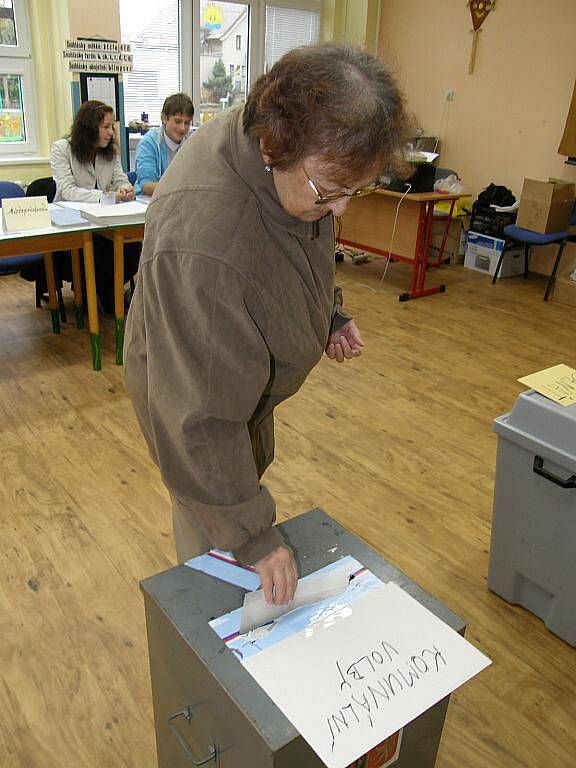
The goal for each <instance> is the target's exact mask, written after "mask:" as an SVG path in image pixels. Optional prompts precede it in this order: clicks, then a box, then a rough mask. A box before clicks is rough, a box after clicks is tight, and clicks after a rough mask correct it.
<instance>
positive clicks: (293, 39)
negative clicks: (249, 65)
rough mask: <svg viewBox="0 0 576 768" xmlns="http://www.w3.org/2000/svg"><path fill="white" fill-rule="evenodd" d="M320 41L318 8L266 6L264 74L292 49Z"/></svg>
mask: <svg viewBox="0 0 576 768" xmlns="http://www.w3.org/2000/svg"><path fill="white" fill-rule="evenodd" d="M319 40H320V8H302V7H298V8H297V7H293V8H289V7H285V6H277V5H273V4H272V3H270V4H267V6H266V42H265V68H266V72H268V70H269V69H270V68H271V67H272V65H273V64H274V63H275V62H276V61H278V59H280V58H282V56H284V54H285V53H288V51H291V50H292V48H298V47H299V46H301V45H311V44H312V43H317V42H319Z"/></svg>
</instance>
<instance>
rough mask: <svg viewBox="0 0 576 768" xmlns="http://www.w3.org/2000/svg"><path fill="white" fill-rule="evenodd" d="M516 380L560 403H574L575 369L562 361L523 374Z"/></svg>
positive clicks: (575, 388) (575, 394)
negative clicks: (526, 374)
mask: <svg viewBox="0 0 576 768" xmlns="http://www.w3.org/2000/svg"><path fill="white" fill-rule="evenodd" d="M518 381H519V382H520V384H525V385H526V386H527V387H530V388H531V389H534V390H536V392H539V393H540V394H541V395H544V397H547V398H549V399H550V400H554V402H555V403H559V404H560V405H574V403H576V370H575V369H574V368H570V366H569V365H564V363H561V364H560V365H553V366H552V367H551V368H545V369H544V370H543V371H538V372H537V373H532V374H530V376H523V377H522V378H521V379H518Z"/></svg>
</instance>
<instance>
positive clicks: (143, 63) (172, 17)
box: [120, 0, 182, 125]
mask: <svg viewBox="0 0 576 768" xmlns="http://www.w3.org/2000/svg"><path fill="white" fill-rule="evenodd" d="M120 28H121V37H122V42H123V43H128V44H129V45H130V46H131V49H132V56H133V70H132V72H128V73H126V74H125V75H123V78H122V81H123V85H124V117H125V120H126V124H127V125H128V124H129V123H130V122H131V121H136V122H140V120H141V117H142V113H143V112H144V113H146V114H147V115H148V121H149V123H150V124H151V125H160V112H161V111H162V105H163V104H164V99H165V98H166V96H169V95H170V94H171V93H178V92H179V91H181V90H182V86H181V72H180V2H179V0H120Z"/></svg>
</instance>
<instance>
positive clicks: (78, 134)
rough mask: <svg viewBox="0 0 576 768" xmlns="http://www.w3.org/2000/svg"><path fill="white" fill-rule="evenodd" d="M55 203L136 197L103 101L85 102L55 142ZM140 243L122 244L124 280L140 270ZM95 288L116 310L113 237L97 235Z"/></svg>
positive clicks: (111, 116) (111, 309)
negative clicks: (66, 132) (106, 195)
mask: <svg viewBox="0 0 576 768" xmlns="http://www.w3.org/2000/svg"><path fill="white" fill-rule="evenodd" d="M50 166H51V168H52V176H53V177H54V181H55V182H56V197H55V198H54V200H55V202H57V201H59V200H67V201H71V202H74V201H75V202H83V203H99V202H100V201H101V198H102V195H103V194H104V193H107V192H115V194H116V202H117V203H119V202H123V201H127V200H133V199H134V188H133V187H132V185H131V184H130V182H129V181H128V177H127V176H126V174H125V173H124V170H123V168H122V164H121V162H120V157H119V154H118V151H117V148H116V143H115V141H114V111H113V110H112V108H111V107H109V106H108V105H107V104H104V103H103V102H101V101H85V102H84V104H82V106H81V107H80V109H79V110H78V112H77V113H76V117H75V118H74V122H73V124H72V128H71V130H70V135H69V136H68V137H66V138H65V139H59V140H58V141H55V142H54V144H53V145H52V152H51V156H50ZM140 250H141V246H140V244H139V243H130V244H127V245H126V246H125V247H124V281H125V282H126V281H128V280H130V279H131V278H132V277H133V276H134V275H135V274H136V272H137V270H138V261H139V258H140ZM94 260H95V268H96V290H97V292H98V297H99V299H100V303H101V304H102V306H103V308H104V309H105V310H106V311H107V312H110V313H111V314H114V259H113V245H112V242H111V241H110V240H107V239H106V238H103V237H99V236H98V235H94Z"/></svg>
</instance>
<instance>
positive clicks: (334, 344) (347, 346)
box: [326, 320, 364, 363]
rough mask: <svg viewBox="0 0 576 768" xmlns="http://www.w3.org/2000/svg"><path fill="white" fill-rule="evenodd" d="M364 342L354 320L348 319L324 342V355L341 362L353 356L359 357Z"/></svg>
mask: <svg viewBox="0 0 576 768" xmlns="http://www.w3.org/2000/svg"><path fill="white" fill-rule="evenodd" d="M363 346H364V342H363V341H362V336H360V331H359V330H358V326H357V325H356V323H355V322H354V320H349V321H348V322H347V323H346V325H343V326H342V328H339V329H338V330H337V331H334V333H331V334H330V336H329V337H328V344H326V355H327V356H328V357H329V358H330V360H336V361H337V362H339V363H343V362H344V360H350V359H351V358H353V357H359V356H360V355H361V354H362V347H363Z"/></svg>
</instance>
